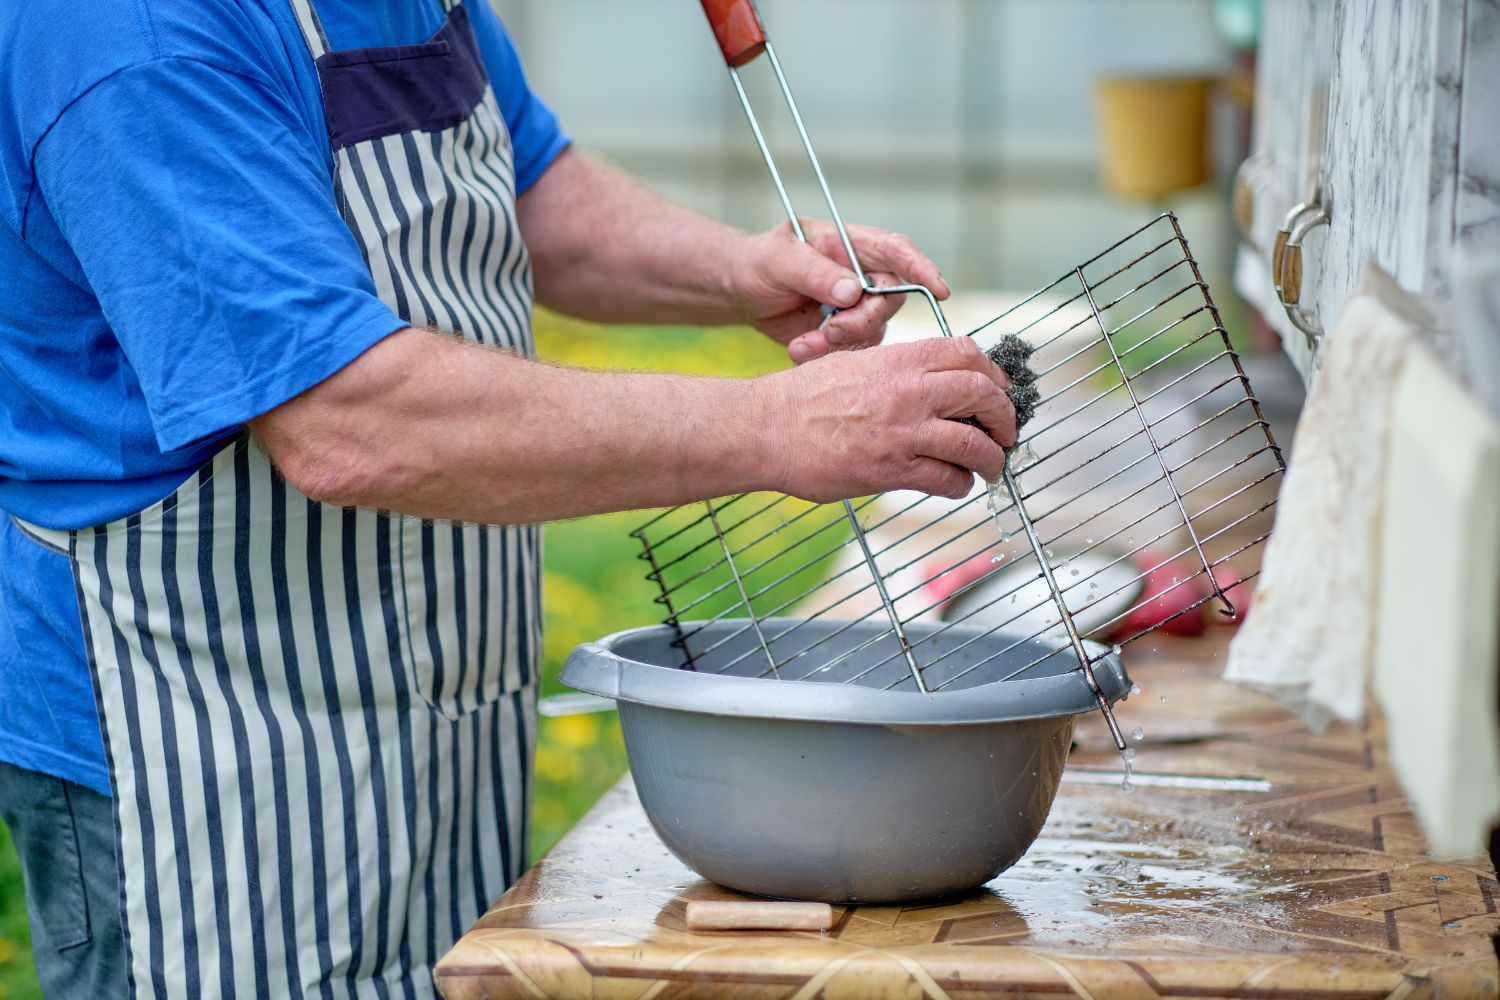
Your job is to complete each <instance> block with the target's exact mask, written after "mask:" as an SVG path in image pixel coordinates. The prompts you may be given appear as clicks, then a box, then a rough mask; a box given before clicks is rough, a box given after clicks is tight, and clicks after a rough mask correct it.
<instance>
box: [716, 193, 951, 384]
mask: <svg viewBox="0 0 1500 1000" xmlns="http://www.w3.org/2000/svg"><path fill="white" fill-rule="evenodd" d="M802 227H803V231H804V232H805V233H806V234H807V242H806V243H802V242H801V241H799V240H798V239H797V238H796V235H795V234H794V233H793V232H792V227H791V225H790V224H789V223H787V224H783V225H780V226H777V227H776V228H774V229H771V230H769V231H767V232H763V233H758V234H756V235H754V236H751V237H749V238H747V239H746V240H745V241H744V244H743V246H742V249H741V252H740V254H739V255H738V257H737V259H736V261H735V264H734V267H733V269H732V270H731V273H730V292H729V294H730V296H731V298H732V300H733V301H734V303H735V305H736V306H737V307H738V309H739V311H740V313H741V314H742V315H743V316H744V318H745V320H746V321H747V322H749V323H752V324H754V325H755V326H756V327H757V328H758V329H760V330H761V331H762V332H764V333H765V334H766V335H767V336H769V337H771V338H772V339H773V340H776V341H778V342H779V343H782V344H785V345H787V353H788V354H789V355H791V358H792V360H793V361H795V362H797V363H798V364H801V363H802V362H804V361H810V360H812V359H813V358H819V357H822V356H823V355H825V354H828V353H829V352H830V351H838V350H849V349H852V348H858V347H868V346H870V345H871V344H878V343H880V340H881V338H882V337H883V336H884V335H885V324H886V322H887V321H888V320H889V319H890V318H891V317H892V316H894V315H895V313H896V310H898V309H900V308H901V303H902V301H903V300H904V298H905V297H904V296H902V295H866V296H864V297H863V299H861V289H860V287H859V279H858V278H857V277H856V276H855V273H854V272H853V271H852V270H850V268H849V255H848V254H847V253H846V252H845V250H844V245H843V241H842V240H840V239H839V234H838V230H837V229H836V228H835V227H834V225H833V224H832V223H831V222H809V221H804V222H803V223H802ZM848 230H849V237H850V239H851V240H852V241H853V243H854V252H855V253H857V254H858V255H859V260H860V264H861V265H862V266H863V267H864V268H865V270H866V273H867V274H868V275H869V278H870V281H871V282H872V283H873V284H874V285H876V286H890V285H905V284H918V285H925V286H926V287H927V288H928V289H929V290H931V292H932V293H933V295H934V296H936V297H937V298H939V299H946V298H947V297H948V284H947V282H945V281H944V280H943V276H942V274H941V273H940V272H939V271H938V268H937V265H936V264H934V263H933V262H932V261H931V260H929V259H928V258H927V257H926V256H924V255H923V254H922V252H921V251H920V250H918V249H917V247H916V244H914V243H912V241H911V240H909V239H908V238H906V237H905V236H901V235H898V234H896V233H888V232H886V231H885V230H883V229H872V228H870V227H868V226H849V227H848ZM823 305H830V306H836V307H838V308H839V309H841V310H843V311H842V312H839V313H838V314H837V315H835V316H833V317H832V318H831V319H829V321H828V322H827V324H826V325H822V326H821V328H820V324H822V323H823V315H822V308H821V307H822V306H823Z"/></svg>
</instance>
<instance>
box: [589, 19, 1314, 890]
mask: <svg viewBox="0 0 1500 1000" xmlns="http://www.w3.org/2000/svg"><path fill="white" fill-rule="evenodd" d="M703 7H704V10H705V11H706V12H707V14H708V16H709V21H710V23H711V24H712V26H713V28H714V32H715V34H716V36H717V38H718V41H719V45H720V49H721V50H722V52H723V54H724V57H725V60H726V62H727V63H728V66H729V73H730V79H731V81H732V82H733V85H734V88H735V91H736V93H737V94H738V95H739V98H740V100H741V102H742V104H743V106H744V109H745V114H746V117H747V119H748V121H749V124H750V129H751V133H752V134H753V136H754V138H755V141H756V143H757V145H758V146H759V148H760V151H761V154H762V156H763V157H764V158H765V162H766V165H767V167H768V168H769V170H770V173H771V178H772V182H773V184H774V185H775V188H776V191H777V194H778V195H779V197H780V199H781V203H782V205H783V207H784V208H785V210H786V214H787V217H788V219H790V220H791V225H792V229H793V231H794V232H795V233H796V234H797V235H798V236H799V237H800V236H802V227H801V224H800V222H799V221H798V218H797V214H796V212H795V210H794V209H793V207H792V203H791V200H790V198H789V196H788V194H787V189H786V185H785V183H784V182H783V180H782V175H781V173H780V171H779V170H778V168H777V165H776V162H775V159H774V157H773V156H772V153H771V150H770V147H769V145H768V143H767V140H766V136H765V133H764V132H763V130H762V128H761V124H760V121H759V119H758V118H757V116H756V113H755V111H754V109H753V108H752V106H751V103H750V101H749V98H748V96H747V94H746V91H745V88H744V86H743V84H742V83H741V80H740V74H739V69H740V67H742V66H745V65H747V64H748V63H750V62H752V61H754V60H756V59H758V58H760V57H761V56H762V55H763V56H764V57H765V60H766V62H767V63H769V65H770V69H771V72H772V73H773V74H774V76H775V79H776V83H777V85H778V87H779V89H780V92H781V94H782V95H783V97H784V98H785V101H786V106H787V110H788V111H789V113H790V118H791V121H792V123H793V125H794V127H795V130H796V133H797V135H798V136H799V138H800V140H801V144H802V147H803V149H804V151H805V152H806V155H807V157H808V161H809V163H810V164H811V167H812V170H813V173H814V175H815V176H816V178H817V182H818V184H819V186H820V188H821V190H822V193H823V196H824V200H825V202H826V205H827V208H828V210H829V213H830V215H831V216H832V219H833V221H834V224H835V225H836V226H837V227H838V232H839V235H840V238H841V240H842V242H843V246H844V249H845V252H846V253H847V254H848V256H849V260H850V262H851V265H852V267H853V269H854V271H855V272H856V274H858V276H859V279H860V281H861V283H862V285H863V287H864V291H865V293H866V294H871V295H889V294H897V293H911V294H915V295H918V296H921V297H922V298H923V299H924V300H925V301H926V302H927V304H928V306H929V308H930V310H931V312H932V316H933V319H934V322H935V325H936V328H937V332H938V333H939V334H940V335H942V336H953V333H952V331H951V329H950V328H949V325H948V322H947V319H946V318H945V316H944V314H943V311H942V309H941V307H940V306H939V304H938V302H937V300H936V298H934V296H933V295H932V293H931V292H930V291H928V290H927V289H926V288H923V287H921V286H918V285H900V286H895V287H875V286H874V285H873V284H872V283H871V281H870V279H869V276H868V275H867V274H866V273H865V271H864V269H863V268H862V267H861V266H860V263H859V258H858V254H857V253H856V251H855V249H854V245H853V243H852V241H851V240H850V238H849V235H848V232H847V230H846V229H845V226H844V223H843V220H842V217H841V216H840V214H839V211H838V208H837V206H836V205H835V203H834V199H833V195H832V192H831V191H830V189H829V185H828V182H827V179H826V178H825V176H824V174H823V171H822V169H821V166H820V165H819V163H818V159H817V154H816V153H815V152H814V150H813V146H812V142H811V140H810V139H809V138H808V134H807V130H806V128H805V126H804V124H803V122H802V119H801V116H800V115H799V113H798V111H797V105H796V101H795V100H794V99H793V97H792V93H791V90H790V88H789V87H788V85H787V82H786V76H785V73H784V72H783V70H782V67H781V64H780V63H779V61H778V60H777V58H776V52H775V50H774V48H773V47H772V46H771V44H770V42H769V41H768V40H767V37H766V34H765V31H764V29H763V27H762V24H761V21H760V18H759V15H758V13H757V12H756V10H755V7H754V5H753V4H752V3H751V2H750V0H723V2H720V0H703ZM997 334H998V335H999V336H996V335H997ZM967 335H968V336H971V337H978V338H981V339H987V338H990V337H995V343H994V344H992V345H990V347H989V351H990V353H991V356H992V358H993V359H994V360H995V361H996V363H997V364H1000V365H1001V366H1002V367H1003V368H1005V369H1006V370H1007V371H1008V372H1009V373H1010V374H1011V378H1012V382H1013V387H1012V391H1011V398H1012V402H1013V403H1014V404H1015V406H1016V410H1017V416H1018V422H1022V423H1024V425H1025V431H1024V433H1022V434H1021V435H1020V438H1021V440H1020V441H1019V443H1018V445H1017V447H1016V448H1015V449H1013V450H1012V451H1011V452H1010V454H1009V459H1008V462H1007V467H1006V469H1005V472H1004V475H1003V477H1002V479H1001V481H1000V482H999V483H997V484H995V486H994V487H992V488H991V489H990V490H989V491H988V492H984V491H980V492H977V493H976V494H975V495H973V496H971V497H969V498H968V499H966V500H963V501H958V502H954V501H949V500H943V499H939V498H933V497H925V496H920V495H916V494H911V495H906V494H887V495H884V496H879V497H870V498H866V499H863V500H859V501H847V502H844V503H839V504H810V503H805V502H803V501H799V500H796V499H794V498H791V497H786V496H777V495H765V494H744V495H741V496H737V497H732V498H727V499H720V500H714V501H707V502H704V503H701V504H693V505H687V506H684V507H678V508H674V509H672V510H668V511H665V512H662V513H660V514H658V515H656V516H655V517H652V518H651V519H650V520H648V521H647V522H646V523H645V524H643V525H642V526H641V527H640V528H638V529H637V530H636V531H635V532H634V535H635V537H636V538H638V539H639V540H640V542H641V544H642V547H643V552H642V554H641V558H642V559H643V560H644V561H645V563H646V565H647V567H648V568H649V570H648V577H649V579H650V580H652V581H653V583H654V584H655V585H656V586H657V587H659V589H660V596H659V597H658V601H659V603H660V604H661V605H662V607H663V609H664V611H665V616H664V617H665V624H663V625H659V626H653V627H650V628H644V629H635V630H632V631H629V632H623V633H619V634H617V635H614V636H610V637H608V638H605V639H603V640H600V641H599V642H597V643H588V644H585V645H583V646H580V647H579V648H578V649H577V650H575V651H574V653H573V655H572V656H571V657H570V658H569V660H568V663H567V666H566V668H565V669H564V671H563V675H562V679H563V681H564V682H566V683H568V684H570V685H572V686H574V687H576V688H579V689H582V690H585V691H589V692H592V693H595V694H600V695H604V696H606V697H610V698H614V699H617V700H618V702H619V706H620V720H621V724H622V726H623V729H624V734H625V742H626V747H627V751H628V753H629V756H630V764H631V769H632V771H633V773H634V775H635V781H636V786H637V788H638V790H639V792H640V797H641V802H642V804H643V806H644V807H645V809H646V812H647V814H648V816H649V817H650V819H651V822H652V824H653V826H654V827H655V829H656V830H657V832H658V833H659V834H660V835H661V837H662V839H663V840H664V841H665V842H666V844H667V846H668V847H669V848H670V849H671V850H672V851H673V852H674V853H675V854H676V855H677V856H678V857H679V858H681V859H682V860H683V861H684V862H685V863H687V864H688V865H690V866H692V867H693V868H694V869H695V870H697V871H698V872H699V873H700V874H702V875H704V876H705V877H707V878H710V879H712V880H714V881H716V882H719V883H721V884H723V885H726V886H729V887H731V888H736V889H741V890H744V891H748V892H754V893H760V894H763V895H769V896H780V897H788V898H797V899H818V900H827V901H829V902H837V903H854V902H858V903H867V902H892V901H898V900H910V899H919V898H925V897H932V896H938V895H944V894H948V893H954V892H959V891H963V890H966V889H969V888H972V887H974V886H977V885H980V884H982V883H983V882H985V881H987V880H988V879H990V878H993V877H994V876H995V875H996V874H998V873H999V872H1001V871H1003V870H1004V869H1005V868H1006V867H1008V866H1009V865H1011V864H1013V863H1014V862H1015V861H1016V859H1017V858H1019V857H1020V856H1021V854H1022V853H1023V852H1024V851H1025V850H1026V848H1027V847H1028V846H1030V844H1031V842H1032V840H1033V839H1034V838H1035V836H1036V834H1037V832H1038V831H1039V830H1040V829H1041V826H1042V823H1043V821H1044V820H1045V818H1046V815H1047V811H1048V809H1049V808H1050V806H1051V802H1052V797H1053V795H1054V793H1055V791H1056V789H1057V784H1058V781H1059V780H1060V776H1061V774H1062V770H1063V765H1064V763H1065V761H1066V758H1067V752H1068V748H1069V744H1070V740H1071V738H1072V733H1073V726H1074V721H1075V719H1076V717H1077V716H1079V715H1080V714H1084V713H1086V712H1088V711H1089V710H1090V709H1092V708H1098V709H1100V710H1101V711H1102V712H1103V714H1104V716H1105V719H1106V721H1107V724H1108V726H1109V731H1110V734H1111V737H1112V739H1113V740H1114V742H1115V745H1116V746H1117V747H1118V748H1119V749H1120V750H1121V751H1122V752H1124V753H1127V754H1128V751H1127V748H1126V741H1125V738H1124V736H1123V734H1122V733H1121V732H1120V728H1119V726H1118V725H1117V724H1116V723H1115V720H1114V715H1113V712H1112V710H1111V707H1112V706H1113V705H1114V703H1115V702H1117V701H1118V700H1119V699H1121V698H1122V697H1124V696H1125V695H1126V694H1127V693H1128V692H1129V690H1130V687H1131V684H1130V681H1129V679H1128V678H1127V676H1126V674H1125V671H1124V669H1123V667H1122V666H1121V663H1120V660H1119V657H1118V655H1117V653H1118V650H1119V647H1118V646H1117V645H1116V646H1114V647H1111V646H1110V645H1109V643H1108V642H1104V641H1096V640H1101V639H1105V638H1106V637H1107V638H1108V639H1109V640H1110V641H1112V642H1117V643H1125V642H1130V641H1132V640H1134V639H1138V638H1140V637H1141V636H1143V635H1146V634H1149V633H1151V632H1152V631H1154V630H1156V629H1158V628H1160V627H1161V626H1162V625H1164V624H1168V623H1170V622H1172V621H1174V620H1177V619H1180V618H1182V616H1185V615H1188V616H1190V615H1194V614H1197V615H1200V616H1201V615H1202V614H1203V611H1202V606H1203V605H1205V604H1207V603H1210V602H1212V603H1213V604H1215V605H1216V606H1217V607H1218V608H1219V610H1220V612H1221V613H1222V614H1224V615H1226V616H1233V615H1234V614H1235V608H1234V605H1233V603H1232V602H1231V599H1230V596H1229V595H1230V593H1232V592H1235V590H1236V588H1238V587H1240V586H1241V584H1242V583H1243V582H1244V581H1245V580H1246V579H1248V577H1249V576H1250V575H1253V574H1245V573H1241V572H1238V571H1236V570H1235V564H1236V563H1239V564H1240V565H1248V563H1247V562H1246V561H1245V559H1244V555H1245V553H1247V552H1249V551H1250V550H1251V549H1252V548H1254V547H1255V546H1257V545H1259V544H1260V543H1261V542H1262V541H1263V540H1264V539H1265V537H1266V533H1267V531H1268V530H1269V521H1270V511H1271V507H1272V505H1273V504H1274V499H1275V486H1276V484H1277V482H1278V480H1279V477H1280V475H1281V474H1282V472H1283V471H1284V469H1285V465H1284V462H1283V459H1282V455H1281V452H1280V450H1279V449H1278V448H1277V446H1276V443H1275V441H1274V440H1273V438H1272V436H1271V430H1270V426H1269V425H1268V424H1267V422H1266V420H1265V418H1264V415H1263V414H1262V412H1261V409H1260V405H1259V403H1258V402H1257V401H1256V399H1255V397H1254V395H1253V394H1252V392H1251V388H1250V383H1249V380H1248V379H1247V378H1246V376H1245V372H1244V369H1243V367H1242V366H1241V364H1240V361H1239V357H1238V355H1237V354H1236V353H1235V351H1234V350H1233V348H1232V346H1231V344H1230V341H1229V337H1228V335H1227V333H1226V332H1225V329H1224V326H1223V323H1222V321H1221V319H1220V316H1219V312H1218V309H1217V308H1216V307H1215V305H1214V303H1213V301H1212V299H1211V298H1210V296H1209V292H1208V286H1207V285H1206V284H1205V283H1204V281H1203V277H1202V275H1201V273H1200V272H1199V268H1198V264H1197V262H1196V261H1195V260H1194V259H1193V256H1192V253H1191V251H1190V250H1189V248H1188V244H1187V241H1186V239H1185V238H1184V237H1183V234H1182V230H1181V228H1180V226H1179V225H1178V222H1177V219H1176V218H1175V217H1174V216H1172V215H1171V214H1166V215H1163V216H1161V217H1159V218H1157V219H1155V220H1153V221H1151V222H1150V223H1148V224H1147V225H1145V226H1143V227H1141V228H1140V229H1138V230H1136V231H1135V232H1133V233H1131V234H1129V235H1128V236H1126V237H1125V238H1124V239H1122V240H1120V241H1118V242H1117V243H1115V244H1112V245H1111V246H1109V247H1106V248H1105V249H1104V250H1102V251H1101V252H1099V253H1097V254H1095V255H1094V256H1093V257H1090V258H1089V259H1088V260H1085V261H1083V262H1082V263H1080V264H1078V265H1076V266H1075V267H1073V268H1071V269H1070V270H1068V271H1067V272H1066V273H1064V274H1063V275H1062V276H1061V277H1059V278H1058V279H1057V280H1056V281H1054V282H1052V283H1051V284H1050V285H1048V286H1047V287H1045V288H1043V289H1041V290H1039V291H1038V292H1036V293H1034V294H1032V295H1030V296H1028V297H1026V298H1024V299H1022V300H1020V301H1019V302H1017V303H1016V304H1014V305H1013V306H1011V307H1010V308H1009V309H1007V310H1006V311H1005V312H1004V313H1002V314H1001V315H999V316H996V317H995V318H993V319H991V320H990V321H988V322H986V323H984V324H982V325H981V326H979V327H978V328H976V329H974V330H972V331H970V333H969V334H967ZM1174 362H1175V363H1174ZM1021 418H1025V419H1024V420H1022V419H1021ZM1237 499H1238V500H1239V502H1238V503H1232V501H1236V500H1237ZM1247 499H1248V500H1250V501H1252V504H1253V506H1254V509H1253V510H1252V511H1251V512H1250V513H1249V514H1243V513H1241V511H1243V509H1244V506H1245V503H1244V501H1245V500H1247ZM997 529H998V530H997ZM1168 578H1170V581H1171V582H1170V583H1167V582H1166V580H1167V579H1168Z"/></svg>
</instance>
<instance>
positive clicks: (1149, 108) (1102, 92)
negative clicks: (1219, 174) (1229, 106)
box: [1094, 76, 1215, 200]
mask: <svg viewBox="0 0 1500 1000" xmlns="http://www.w3.org/2000/svg"><path fill="white" fill-rule="evenodd" d="M1214 82H1215V81H1214V80H1213V79H1212V78H1210V77H1203V76H1106V77H1100V78H1098V79H1097V80H1096V81H1095V82H1094V107H1095V112H1096V114H1097V116H1098V122H1099V151H1100V167H1101V170H1102V172H1103V178H1104V187H1105V189H1106V190H1108V191H1109V192H1110V193H1111V194H1116V195H1120V196H1122V197H1126V198H1144V199H1148V200H1152V199H1159V198H1163V197H1165V196H1167V195H1169V194H1172V193H1173V192H1174V191H1183V190H1186V189H1188V188H1194V187H1197V186H1198V185H1200V184H1202V183H1204V182H1205V181H1207V180H1208V141H1207V138H1208V95H1209V91H1210V90H1211V89H1212V88H1213V85H1214Z"/></svg>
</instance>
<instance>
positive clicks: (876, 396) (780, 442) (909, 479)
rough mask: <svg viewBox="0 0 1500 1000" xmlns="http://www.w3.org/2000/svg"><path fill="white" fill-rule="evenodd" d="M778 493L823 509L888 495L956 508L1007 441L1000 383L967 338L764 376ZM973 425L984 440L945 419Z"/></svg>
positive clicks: (995, 465)
mask: <svg viewBox="0 0 1500 1000" xmlns="http://www.w3.org/2000/svg"><path fill="white" fill-rule="evenodd" d="M764 381H765V383H766V387H767V389H768V390H770V405H771V408H772V413H771V415H770V418H769V419H770V422H771V426H772V427H773V428H775V430H774V432H773V433H772V434H770V435H769V436H768V437H767V439H766V441H765V442H764V443H765V445H766V446H767V460H768V461H770V462H771V463H773V467H775V468H776V473H775V475H776V482H777V483H778V484H779V487H778V488H779V489H781V490H782V491H783V492H786V493H790V494H792V495H793V496H797V497H801V498H802V499H804V500H812V501H816V502H827V501H830V500H841V499H844V498H847V497H856V496H866V495H869V494H873V493H881V492H884V491H886V490H893V489H914V490H921V491H922V492H924V493H930V494H933V495H935V496H944V497H951V498H954V499H958V498H960V497H963V496H966V495H967V494H968V492H969V490H970V489H972V488H973V485H974V477H973V473H976V472H977V473H978V474H979V475H981V476H983V477H984V478H985V479H986V480H987V481H990V482H993V481H994V480H996V479H998V478H999V477H1000V474H1001V472H1002V470H1003V469H1004V467H1005V451H1004V449H1005V448H1009V447H1011V446H1012V445H1014V444H1015V441H1016V415H1015V410H1014V408H1013V407H1012V406H1011V403H1010V399H1009V398H1008V397H1007V396H1006V395H1005V391H1004V390H1005V388H1006V387H1007V386H1008V385H1009V380H1008V379H1007V378H1006V376H1005V373H1004V372H1003V371H1001V370H1000V368H999V367H997V366H996V365H995V364H994V363H993V362H991V361H990V360H989V359H988V358H987V357H985V355H984V352H983V351H982V350H981V349H980V348H979V345H978V344H976V343H975V342H974V341H973V340H972V339H970V338H969V337H951V338H950V337H944V338H936V339H933V340H923V341H918V342H917V343H912V344H893V345H890V346H886V347H874V348H870V349H867V350H863V351H854V352H842V353H836V354H830V355H828V356H827V357H823V358H819V359H817V360H815V361H810V362H808V363H806V364H803V365H801V366H799V367H797V368H794V369H792V370H790V371H786V372H780V373H778V374H776V375H772V376H768V377H767V378H766V379H765V380H764ZM969 416H972V417H975V418H977V419H978V421H979V422H980V423H981V424H983V425H984V427H985V429H986V430H987V431H988V433H985V431H981V430H979V429H978V428H976V427H974V426H972V425H970V424H965V423H960V422H959V421H958V420H956V419H954V418H956V417H969Z"/></svg>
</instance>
